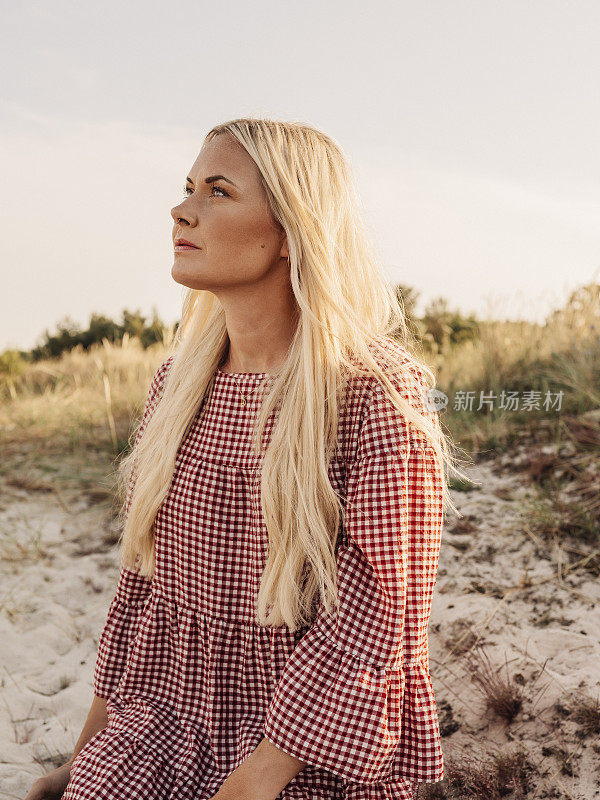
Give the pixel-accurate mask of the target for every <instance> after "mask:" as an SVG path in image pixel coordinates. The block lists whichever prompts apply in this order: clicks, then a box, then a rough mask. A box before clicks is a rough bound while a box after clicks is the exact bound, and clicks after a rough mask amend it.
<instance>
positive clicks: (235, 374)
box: [217, 367, 269, 378]
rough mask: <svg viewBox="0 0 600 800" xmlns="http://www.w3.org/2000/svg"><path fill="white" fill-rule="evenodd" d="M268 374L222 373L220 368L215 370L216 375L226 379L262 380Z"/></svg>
mask: <svg viewBox="0 0 600 800" xmlns="http://www.w3.org/2000/svg"><path fill="white" fill-rule="evenodd" d="M268 374H269V373H268V372H223V370H222V369H221V368H220V367H218V368H217V375H224V376H226V377H228V378H264V377H265V376H266V375H268Z"/></svg>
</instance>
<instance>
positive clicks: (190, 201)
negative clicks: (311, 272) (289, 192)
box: [171, 134, 288, 291]
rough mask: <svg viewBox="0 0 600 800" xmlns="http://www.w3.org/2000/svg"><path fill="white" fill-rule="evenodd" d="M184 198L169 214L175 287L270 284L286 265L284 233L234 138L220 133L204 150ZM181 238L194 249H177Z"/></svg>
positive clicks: (254, 170) (225, 287) (252, 166)
mask: <svg viewBox="0 0 600 800" xmlns="http://www.w3.org/2000/svg"><path fill="white" fill-rule="evenodd" d="M219 175H220V176H222V177H220V178H217V177H215V176H219ZM207 181H208V183H207ZM186 194H187V197H186V198H185V199H184V200H183V201H182V202H181V203H180V204H179V205H178V206H175V208H173V209H171V216H172V217H173V220H174V222H175V224H174V225H173V244H174V248H175V250H174V256H175V260H174V263H173V268H172V270H171V275H172V277H173V279H174V280H175V281H177V283H181V284H183V285H184V286H188V287H189V288H190V289H207V290H209V291H213V290H221V291H226V290H228V289H235V288H236V287H237V288H240V287H243V286H248V285H251V284H257V283H260V282H261V281H262V280H264V279H268V276H269V274H270V272H271V271H272V270H274V269H275V268H276V267H278V266H279V267H281V266H282V259H283V264H285V265H286V266H287V255H288V250H287V242H286V237H285V232H284V231H283V229H282V228H281V226H280V225H278V223H277V222H276V221H275V220H274V218H273V216H272V214H271V211H270V209H269V206H268V203H267V195H266V193H265V190H264V189H263V186H262V184H261V182H260V173H259V172H258V169H257V167H256V165H255V163H254V161H253V160H252V159H251V158H250V156H249V155H248V153H247V152H246V151H245V150H244V148H243V147H242V146H241V145H240V144H239V143H238V142H237V141H236V140H235V139H234V138H233V137H232V136H230V135H229V134H220V135H218V136H215V137H214V138H213V139H212V140H211V141H210V142H208V144H206V145H205V146H204V147H203V148H202V150H201V151H200V153H199V155H198V158H197V159H196V161H195V162H194V164H193V166H192V168H191V170H190V172H189V175H188V178H187V181H186ZM177 239H186V240H187V241H188V242H191V243H192V244H193V245H194V246H195V248H196V249H187V250H185V249H179V250H178V249H177V246H176V243H177Z"/></svg>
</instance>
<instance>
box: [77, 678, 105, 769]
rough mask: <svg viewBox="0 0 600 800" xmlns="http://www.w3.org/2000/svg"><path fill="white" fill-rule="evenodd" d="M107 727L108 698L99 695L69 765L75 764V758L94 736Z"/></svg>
mask: <svg viewBox="0 0 600 800" xmlns="http://www.w3.org/2000/svg"><path fill="white" fill-rule="evenodd" d="M107 725H108V716H107V714H106V698H105V697H98V695H96V694H95V695H94V699H93V700H92V705H91V706H90V710H89V712H88V715H87V719H86V721H85V724H84V726H83V729H82V731H81V733H80V735H79V739H78V740H77V744H76V745H75V749H74V750H73V755H72V756H71V758H70V759H69V760H68V761H67V764H71V763H73V759H74V758H75V756H76V755H77V754H78V753H79V751H80V750H82V749H83V748H84V747H85V745H86V744H87V743H88V742H89V740H90V739H91V738H92V736H94V735H95V734H96V733H98V731H101V730H103V729H104V728H106V726H107Z"/></svg>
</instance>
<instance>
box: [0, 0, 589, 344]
mask: <svg viewBox="0 0 600 800" xmlns="http://www.w3.org/2000/svg"><path fill="white" fill-rule="evenodd" d="M2 22H3V24H2V34H0V36H1V39H0V43H1V45H2V46H1V47H0V59H1V60H2V61H3V62H4V63H3V64H2V71H3V74H4V76H5V80H4V81H3V89H2V95H1V103H0V115H1V116H0V119H1V123H2V125H1V128H0V143H1V149H0V165H1V169H2V180H1V183H0V197H1V200H2V213H1V215H0V248H1V251H0V263H1V264H2V285H3V289H4V290H3V291H2V292H1V300H0V312H1V314H0V351H2V350H4V349H5V348H9V347H17V348H23V349H28V348H30V347H32V346H34V345H35V344H37V343H38V341H39V339H40V336H41V335H42V334H43V332H44V331H45V330H46V329H48V330H50V331H51V332H52V331H53V330H54V329H55V326H56V323H57V322H58V321H59V320H61V319H63V318H65V317H67V316H68V317H70V318H71V319H72V320H74V321H75V322H77V323H79V324H82V325H85V324H87V322H88V321H89V315H90V313H92V312H94V311H95V312H98V313H103V314H107V315H109V316H111V317H113V318H115V319H119V318H120V314H121V311H122V309H123V308H129V309H130V310H136V309H140V310H141V311H142V312H143V313H145V314H150V313H151V312H152V309H153V308H156V309H157V310H158V312H159V314H160V316H161V317H162V318H163V320H164V321H165V322H169V323H170V322H174V321H175V320H176V319H177V318H178V317H179V313H180V307H181V299H182V292H183V290H182V287H181V286H180V285H179V284H177V283H175V282H174V281H173V279H172V278H171V267H172V264H173V251H172V239H171V236H172V218H171V215H170V210H171V208H172V207H173V206H175V205H177V204H178V203H179V202H180V201H181V199H182V191H183V183H184V181H185V177H186V175H187V174H188V171H189V169H190V167H191V165H192V164H193V162H194V160H195V158H196V156H197V154H198V151H199V149H200V146H201V142H202V139H203V137H204V135H205V134H206V133H207V132H208V130H210V128H211V127H212V126H213V125H215V124H217V123H220V122H223V121H226V120H228V119H233V118H235V117H240V116H267V117H272V118H278V119H286V120H293V121H299V122H306V123H309V124H311V125H314V126H316V127H319V128H321V129H322V130H324V131H325V132H327V133H328V134H329V135H331V136H333V137H334V138H335V140H336V141H337V142H338V144H340V145H341V147H342V148H343V150H344V152H345V154H346V156H347V158H348V160H349V162H350V163H351V166H352V169H353V172H354V175H355V178H356V182H357V188H358V192H359V195H360V198H361V202H362V206H363V208H364V213H365V216H366V219H367V223H368V227H369V230H370V232H371V235H372V237H373V241H374V243H375V246H376V249H377V251H378V253H379V255H380V257H381V261H382V263H383V265H384V269H385V272H386V275H387V276H388V278H390V280H392V281H393V282H394V283H401V284H404V285H409V286H412V287H414V289H415V290H416V292H418V295H419V301H418V304H417V311H418V312H419V313H423V311H424V310H425V308H426V306H427V304H428V303H430V302H431V301H432V300H434V299H436V298H439V297H444V298H446V299H447V301H448V304H449V305H450V307H451V308H456V309H458V310H460V311H462V312H464V313H465V314H468V313H475V314H477V315H479V316H494V317H497V318H498V317H501V318H507V319H531V320H538V321H541V320H542V319H543V318H544V316H545V314H546V313H548V311H549V310H551V309H552V308H556V307H558V306H560V305H562V303H563V302H564V301H565V299H566V298H567V296H568V294H569V293H570V292H571V291H573V290H574V289H576V288H577V287H578V286H581V285H583V284H586V283H589V282H591V281H598V282H600V148H599V147H598V144H597V141H598V131H599V130H600V96H599V95H600V81H599V80H598V76H599V75H600V47H598V41H599V36H600V3H598V2H596V0H593V2H592V1H590V2H587V1H586V0H570V1H569V2H567V1H566V0H564V1H563V2H556V0H517V1H515V0H503V2H497V0H493V1H492V0H451V1H450V0H444V1H443V2H442V1H440V0H435V1H434V2H432V1H431V0H419V2H416V1H413V2H410V3H409V2H404V1H403V0H400V2H396V3H389V2H387V1H386V2H378V1H377V0H376V1H375V2H371V3H370V4H367V3H364V2H360V3H359V2H349V1H348V0H346V2H343V3H342V2H337V1H335V2H322V0H321V2H314V1H313V0H304V2H302V3H291V2H285V0H278V2H264V1H262V0H255V2H253V3H247V2H241V0H230V2H228V3H226V4H217V3H215V2H212V3H206V2H204V1H203V0H194V1H193V2H190V0H180V1H179V2H178V3H176V4H172V3H166V2H163V3H157V2H154V3H152V2H150V3H149V2H147V0H146V2H143V3H142V2H138V1H137V0H135V1H133V0H119V2H112V0H108V2H102V3H81V2H66V1H65V0H53V2H28V0H24V2H20V3H19V4H17V3H11V4H8V3H6V2H5V3H3V4H2Z"/></svg>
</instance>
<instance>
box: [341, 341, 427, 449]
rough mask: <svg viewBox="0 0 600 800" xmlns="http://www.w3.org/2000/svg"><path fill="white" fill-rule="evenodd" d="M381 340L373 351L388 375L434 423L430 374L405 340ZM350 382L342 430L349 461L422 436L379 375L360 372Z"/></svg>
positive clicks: (419, 411) (416, 408)
mask: <svg viewBox="0 0 600 800" xmlns="http://www.w3.org/2000/svg"><path fill="white" fill-rule="evenodd" d="M379 342H380V344H381V349H379V348H376V347H375V348H372V353H373V356H374V358H375V360H376V362H377V363H378V364H379V365H380V366H381V367H382V369H383V371H384V374H385V376H386V377H387V378H388V380H389V381H390V383H391V384H392V386H393V387H394V388H395V389H396V391H397V392H398V393H399V395H400V396H401V397H402V398H403V399H404V400H405V401H406V403H408V404H409V405H410V406H411V407H412V408H414V409H415V411H416V412H418V413H419V414H420V415H422V416H424V417H426V418H428V419H430V420H431V421H432V422H433V424H434V425H435V424H436V421H435V420H434V418H436V417H437V412H435V411H434V410H432V405H431V402H430V396H429V392H430V391H431V388H432V380H431V377H430V375H429V374H428V373H427V372H426V370H425V369H424V368H423V367H422V365H421V364H420V363H419V362H418V360H416V359H415V357H414V356H413V355H412V354H411V353H410V351H409V350H408V349H407V348H406V347H405V346H404V345H403V344H402V343H400V342H398V341H397V340H395V339H393V338H391V337H381V338H380V339H379ZM381 350H383V351H384V353H383V357H382V353H381ZM349 384H350V391H349V393H348V401H347V405H346V408H345V414H346V416H345V420H346V426H345V429H344V431H343V438H344V440H345V441H344V445H343V449H344V450H345V452H346V455H347V460H350V461H352V460H355V459H357V458H361V457H365V456H367V455H375V454H385V453H387V452H390V451H397V450H398V448H401V447H402V446H403V445H408V443H409V441H412V440H413V439H414V438H415V436H418V435H419V432H418V431H416V430H414V429H413V426H412V423H409V421H408V420H407V419H406V417H405V416H404V415H403V414H402V413H401V412H400V410H399V409H398V407H397V406H396V404H395V403H394V402H393V400H392V399H391V397H390V393H389V391H388V388H387V387H386V386H385V385H384V384H383V382H382V381H380V379H379V377H378V376H376V375H374V374H364V375H358V376H356V377H353V378H351V379H350V382H349Z"/></svg>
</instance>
